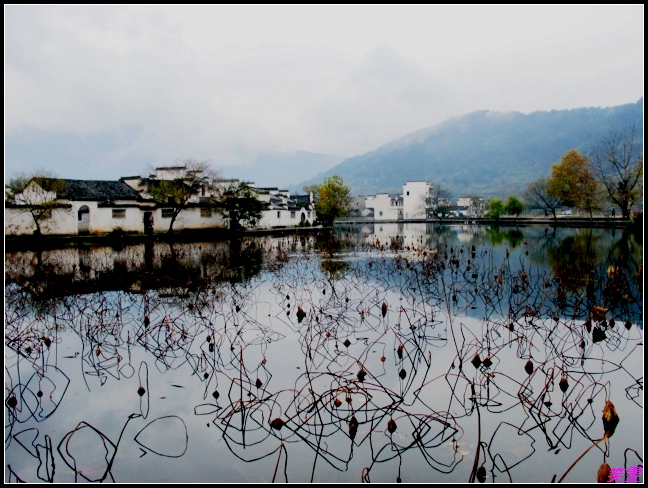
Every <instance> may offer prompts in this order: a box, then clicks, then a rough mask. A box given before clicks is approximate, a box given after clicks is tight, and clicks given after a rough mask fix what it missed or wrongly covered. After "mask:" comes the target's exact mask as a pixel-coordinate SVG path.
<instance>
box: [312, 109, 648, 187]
mask: <svg viewBox="0 0 648 488" xmlns="http://www.w3.org/2000/svg"><path fill="white" fill-rule="evenodd" d="M631 123H636V124H637V131H636V133H637V134H639V135H640V136H642V135H643V99H641V100H639V101H638V102H637V103H631V104H627V105H620V106H616V107H609V108H580V109H573V110H553V111H550V112H533V113H530V114H522V113H518V112H491V111H479V112H473V113H470V114H467V115H464V116H461V117H455V118H452V119H449V120H447V121H445V122H442V123H440V124H438V125H436V126H433V127H429V128H426V129H422V130H420V131H417V132H414V133H412V134H409V135H406V136H404V137H402V138H400V139H397V140H395V141H392V142H390V143H388V144H385V145H384V146H381V147H379V148H378V149H376V150H375V151H371V152H368V153H366V154H362V155H359V156H355V157H352V158H349V159H346V160H344V161H343V162H341V163H340V164H338V165H337V166H335V167H333V168H331V169H330V170H328V171H326V172H325V173H322V174H320V175H319V176H317V177H316V178H313V179H311V180H308V181H305V182H304V183H303V185H306V184H313V183H321V182H322V181H323V180H324V178H326V177H327V176H330V175H339V176H341V177H342V178H343V179H344V182H345V183H346V184H347V185H348V186H349V187H350V188H351V190H352V194H354V195H369V194H375V193H377V192H400V191H401V189H402V185H403V183H405V182H406V181H408V180H410V181H411V180H426V181H430V182H432V183H437V184H441V185H443V186H445V187H447V188H448V189H449V190H450V191H451V192H452V194H453V196H455V197H458V196H462V195H471V194H472V195H479V196H482V197H495V196H499V197H504V196H508V195H510V194H515V193H517V194H519V193H521V191H522V189H523V188H524V186H526V184H528V183H529V182H531V181H532V180H534V179H537V178H538V177H541V176H548V175H549V172H550V170H551V165H552V164H553V163H555V162H558V161H560V159H561V157H562V155H563V154H564V153H565V152H566V151H568V150H570V149H576V150H578V151H580V152H582V153H584V154H588V153H589V152H590V149H591V148H592V146H593V144H594V142H595V141H596V140H597V138H598V137H601V136H603V135H605V134H606V133H607V132H608V131H609V130H610V129H612V128H614V127H620V126H622V125H624V124H631ZM642 150H643V146H642ZM303 185H302V186H303Z"/></svg>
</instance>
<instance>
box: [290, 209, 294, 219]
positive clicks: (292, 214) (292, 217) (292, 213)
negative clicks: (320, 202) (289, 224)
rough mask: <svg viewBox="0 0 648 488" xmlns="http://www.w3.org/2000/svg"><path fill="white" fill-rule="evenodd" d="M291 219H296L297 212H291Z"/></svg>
mask: <svg viewBox="0 0 648 488" xmlns="http://www.w3.org/2000/svg"><path fill="white" fill-rule="evenodd" d="M290 218H291V219H294V218H295V211H294V210H291V211H290Z"/></svg>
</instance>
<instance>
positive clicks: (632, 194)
mask: <svg viewBox="0 0 648 488" xmlns="http://www.w3.org/2000/svg"><path fill="white" fill-rule="evenodd" d="M639 137H641V134H637V130H636V126H635V124H632V126H631V127H630V126H625V127H623V128H615V129H613V130H611V131H610V132H609V133H608V134H606V135H604V136H602V137H600V138H599V140H598V141H597V143H596V144H595V146H594V148H593V150H592V153H591V155H590V159H591V161H592V166H593V167H594V170H595V172H596V175H597V177H598V179H599V180H600V182H601V185H602V186H603V187H604V189H605V192H606V195H607V199H608V200H609V201H610V202H612V203H613V204H614V205H617V206H618V207H619V208H620V209H621V217H622V218H623V219H629V218H630V212H631V211H632V206H633V205H634V204H635V202H636V201H637V200H639V199H640V198H641V183H642V178H643V150H642V149H641V144H640V141H639Z"/></svg>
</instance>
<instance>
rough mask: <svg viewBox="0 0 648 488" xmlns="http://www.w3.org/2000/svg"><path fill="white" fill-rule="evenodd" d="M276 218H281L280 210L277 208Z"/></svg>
mask: <svg viewBox="0 0 648 488" xmlns="http://www.w3.org/2000/svg"><path fill="white" fill-rule="evenodd" d="M277 218H278V219H280V218H281V210H277Z"/></svg>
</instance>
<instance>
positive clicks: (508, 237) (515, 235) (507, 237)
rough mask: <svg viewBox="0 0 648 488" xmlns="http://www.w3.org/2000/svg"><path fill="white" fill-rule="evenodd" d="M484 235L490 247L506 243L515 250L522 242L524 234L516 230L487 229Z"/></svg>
mask: <svg viewBox="0 0 648 488" xmlns="http://www.w3.org/2000/svg"><path fill="white" fill-rule="evenodd" d="M486 233H487V235H488V238H489V239H490V243H491V244H492V245H499V244H502V243H503V242H504V241H507V242H508V243H509V244H510V245H511V247H512V248H516V247H517V246H519V245H520V243H522V241H524V233H523V232H522V231H521V230H520V229H518V228H514V229H505V228H501V227H489V228H488V229H487V231H486Z"/></svg>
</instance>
